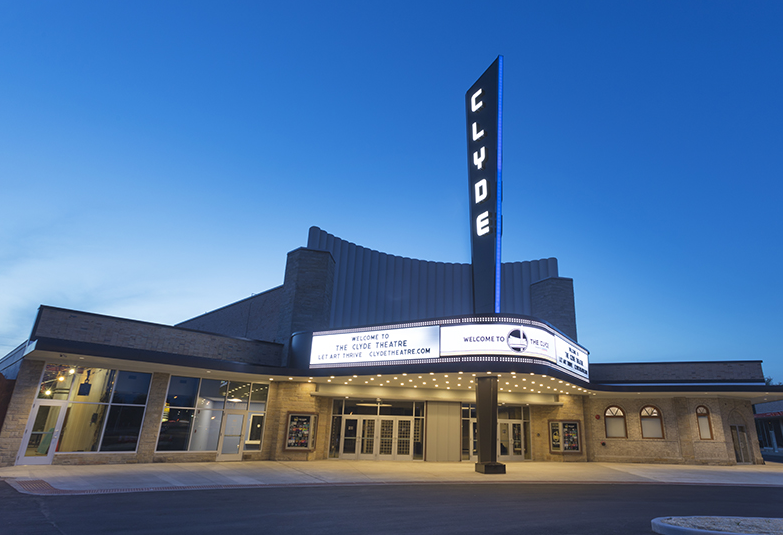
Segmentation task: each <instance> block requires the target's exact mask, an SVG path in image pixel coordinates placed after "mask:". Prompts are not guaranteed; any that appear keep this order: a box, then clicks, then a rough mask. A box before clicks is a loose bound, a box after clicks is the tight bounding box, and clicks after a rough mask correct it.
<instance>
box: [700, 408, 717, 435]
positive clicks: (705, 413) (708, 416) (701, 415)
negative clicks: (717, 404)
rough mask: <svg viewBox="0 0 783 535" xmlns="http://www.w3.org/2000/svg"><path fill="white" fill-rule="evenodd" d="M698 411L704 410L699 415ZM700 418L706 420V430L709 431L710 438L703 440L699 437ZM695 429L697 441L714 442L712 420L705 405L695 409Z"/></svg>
mask: <svg viewBox="0 0 783 535" xmlns="http://www.w3.org/2000/svg"><path fill="white" fill-rule="evenodd" d="M699 409H704V412H703V413H701V414H700V413H699ZM700 418H707V428H708V429H709V431H710V436H709V437H708V438H704V437H703V436H702V435H701V424H700V423H699V419H700ZM696 429H698V430H699V440H715V433H714V432H713V430H712V418H711V417H710V409H709V407H707V406H706V405H699V406H697V407H696Z"/></svg>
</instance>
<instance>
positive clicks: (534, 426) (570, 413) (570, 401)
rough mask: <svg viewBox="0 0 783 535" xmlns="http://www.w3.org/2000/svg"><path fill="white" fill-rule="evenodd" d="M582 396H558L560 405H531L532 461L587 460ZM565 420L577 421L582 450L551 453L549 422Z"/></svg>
mask: <svg viewBox="0 0 783 535" xmlns="http://www.w3.org/2000/svg"><path fill="white" fill-rule="evenodd" d="M583 397H584V396H560V399H559V401H561V402H562V403H563V405H562V406H550V405H531V407H530V427H531V429H530V435H531V437H530V441H531V449H532V457H533V459H532V460H534V461H554V462H579V461H586V460H587V449H588V445H587V440H586V439H585V425H584V410H583V406H582V398H583ZM555 420H567V421H576V422H579V432H580V433H581V436H580V437H579V440H580V442H581V446H582V451H580V452H578V453H553V452H551V451H550V450H549V422H551V421H555Z"/></svg>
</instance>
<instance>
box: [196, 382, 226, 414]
mask: <svg viewBox="0 0 783 535" xmlns="http://www.w3.org/2000/svg"><path fill="white" fill-rule="evenodd" d="M227 390H228V381H219V380H215V379H202V380H201V390H200V391H199V396H198V408H200V409H210V410H215V409H222V408H223V404H224V403H225V400H226V391H227Z"/></svg>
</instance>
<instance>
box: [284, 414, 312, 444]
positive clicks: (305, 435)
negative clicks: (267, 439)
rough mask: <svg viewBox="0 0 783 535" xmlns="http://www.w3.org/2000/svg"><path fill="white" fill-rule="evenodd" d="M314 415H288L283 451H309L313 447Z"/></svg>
mask: <svg viewBox="0 0 783 535" xmlns="http://www.w3.org/2000/svg"><path fill="white" fill-rule="evenodd" d="M315 422H316V415H315V414H308V413H292V412H289V413H288V428H287V431H286V438H285V449H287V450H302V451H309V450H312V449H313V448H314V447H315Z"/></svg>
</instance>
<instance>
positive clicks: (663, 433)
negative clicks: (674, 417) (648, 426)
mask: <svg viewBox="0 0 783 535" xmlns="http://www.w3.org/2000/svg"><path fill="white" fill-rule="evenodd" d="M645 409H653V410H654V411H655V414H654V415H645V414H643V413H644V411H645ZM645 419H647V420H658V425H660V426H661V436H659V437H646V436H644V420H645ZM639 428H640V430H641V432H642V438H643V439H644V440H666V430H665V428H664V426H663V412H662V411H661V409H659V408H658V407H656V406H655V405H644V406H643V407H642V408H641V409H639Z"/></svg>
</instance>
